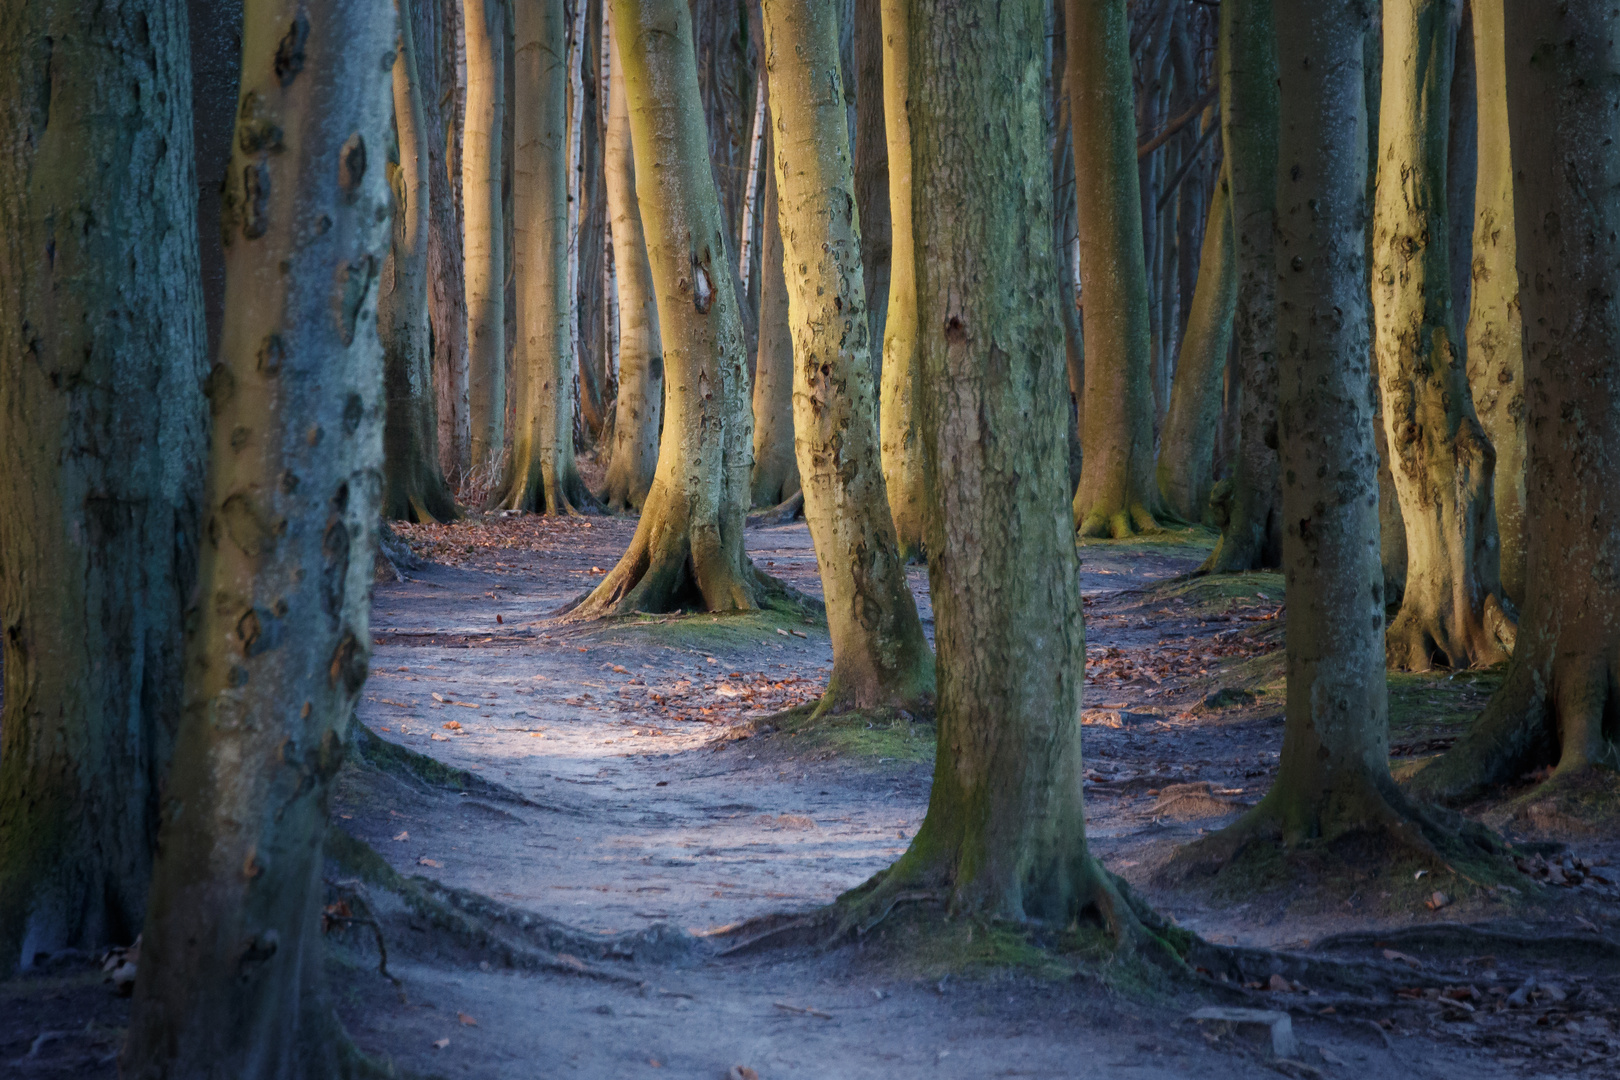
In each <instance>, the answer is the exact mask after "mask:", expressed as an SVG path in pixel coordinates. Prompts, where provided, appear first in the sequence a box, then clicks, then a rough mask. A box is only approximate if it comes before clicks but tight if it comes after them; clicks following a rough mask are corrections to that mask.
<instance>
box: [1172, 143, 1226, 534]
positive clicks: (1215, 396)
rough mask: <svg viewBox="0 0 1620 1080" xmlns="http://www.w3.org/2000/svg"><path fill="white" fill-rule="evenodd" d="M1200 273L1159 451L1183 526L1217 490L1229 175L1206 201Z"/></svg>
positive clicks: (1223, 382)
mask: <svg viewBox="0 0 1620 1080" xmlns="http://www.w3.org/2000/svg"><path fill="white" fill-rule="evenodd" d="M1199 267H1200V269H1199V272H1198V288H1197V289H1196V291H1195V292H1194V293H1193V303H1192V314H1191V316H1190V317H1189V318H1188V320H1187V332H1186V335H1185V336H1184V337H1183V338H1182V343H1181V355H1180V358H1179V359H1178V360H1177V363H1176V379H1175V384H1174V386H1173V387H1172V389H1171V394H1170V413H1169V415H1168V416H1167V417H1165V422H1164V440H1163V444H1162V448H1161V449H1160V451H1159V492H1160V494H1162V495H1163V496H1164V501H1165V505H1166V506H1168V507H1169V508H1170V511H1171V512H1172V513H1174V514H1175V515H1176V516H1177V517H1180V518H1181V519H1183V520H1185V521H1200V520H1202V519H1203V518H1204V517H1205V516H1206V515H1207V514H1208V512H1209V492H1210V489H1211V488H1212V487H1214V486H1215V473H1214V464H1215V429H1216V427H1217V426H1219V424H1220V422H1221V392H1222V390H1224V389H1225V386H1226V378H1225V376H1226V355H1227V353H1228V352H1229V351H1230V347H1231V344H1232V318H1233V312H1234V310H1235V309H1236V307H1237V274H1236V272H1235V267H1234V266H1233V257H1232V202H1231V195H1230V189H1229V187H1228V185H1227V181H1226V178H1225V176H1224V175H1223V176H1220V177H1217V178H1216V181H1215V194H1214V196H1213V197H1212V198H1211V199H1210V202H1209V224H1208V225H1207V227H1206V228H1205V229H1204V254H1203V257H1202V258H1201V259H1200V260H1199Z"/></svg>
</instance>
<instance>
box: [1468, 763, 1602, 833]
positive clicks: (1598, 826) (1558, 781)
mask: <svg viewBox="0 0 1620 1080" xmlns="http://www.w3.org/2000/svg"><path fill="white" fill-rule="evenodd" d="M1484 817H1485V819H1486V820H1487V821H1489V822H1490V823H1491V824H1492V825H1493V826H1495V827H1496V828H1499V829H1506V828H1512V830H1513V832H1514V834H1515V835H1522V836H1526V837H1530V838H1534V839H1546V840H1568V839H1571V838H1575V837H1586V838H1608V837H1612V836H1614V835H1616V834H1617V833H1620V773H1616V772H1614V771H1613V770H1611V769H1607V768H1604V767H1602V766H1585V767H1582V768H1576V769H1569V770H1558V771H1556V772H1554V773H1553V774H1552V775H1551V776H1550V777H1548V778H1547V779H1546V780H1545V781H1543V782H1541V783H1539V784H1537V785H1536V786H1535V787H1533V788H1531V789H1530V790H1529V791H1527V792H1525V793H1524V794H1522V795H1519V796H1517V797H1515V798H1513V799H1511V800H1509V801H1508V802H1507V803H1505V804H1503V805H1502V806H1499V807H1496V808H1494V809H1492V810H1489V811H1487V812H1486V813H1485V815H1484Z"/></svg>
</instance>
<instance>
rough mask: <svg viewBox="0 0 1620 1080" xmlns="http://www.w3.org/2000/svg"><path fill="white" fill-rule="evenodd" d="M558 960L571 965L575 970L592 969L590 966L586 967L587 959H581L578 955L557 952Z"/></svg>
mask: <svg viewBox="0 0 1620 1080" xmlns="http://www.w3.org/2000/svg"><path fill="white" fill-rule="evenodd" d="M557 962H558V963H560V964H566V965H568V966H569V967H571V968H573V969H574V970H575V971H589V970H590V968H588V967H586V965H585V961H583V960H581V959H580V958H579V957H577V956H570V955H569V954H567V953H558V954H557Z"/></svg>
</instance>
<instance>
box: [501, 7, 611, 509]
mask: <svg viewBox="0 0 1620 1080" xmlns="http://www.w3.org/2000/svg"><path fill="white" fill-rule="evenodd" d="M514 13H515V16H516V30H517V33H516V37H515V44H514V49H513V56H514V58H515V67H516V71H515V75H516V79H515V82H514V85H515V86H516V94H515V99H514V101H513V102H512V105H513V112H514V115H513V121H514V127H513V130H514V133H515V145H514V147H513V151H514V155H515V156H514V159H513V170H512V171H513V185H512V186H513V192H512V195H513V215H514V217H513V221H514V226H513V237H514V244H513V253H514V257H515V268H514V269H515V271H516V286H517V289H516V295H517V355H516V357H515V360H514V363H513V365H512V382H513V384H514V385H513V391H514V394H513V396H514V398H515V399H516V405H517V419H516V422H515V428H514V430H513V432H512V460H511V464H510V465H509V466H508V467H507V469H506V476H505V480H504V491H503V493H502V494H500V495H498V496H497V497H496V499H495V500H494V501H495V502H498V503H499V505H501V506H503V507H505V508H506V509H508V510H529V511H537V512H538V511H544V512H546V513H552V514H570V513H574V512H575V510H576V508H577V507H579V506H582V505H587V504H589V503H591V502H593V501H594V500H593V499H592V498H591V495H590V493H589V492H588V491H586V490H585V481H584V480H582V479H581V478H580V475H579V468H578V467H577V466H576V465H575V463H574V346H575V343H576V342H577V341H578V338H579V334H578V314H579V301H578V294H577V292H575V293H573V294H572V295H571V294H570V289H571V288H573V285H572V284H571V282H572V281H573V280H574V274H573V272H572V271H571V270H570V263H571V261H572V263H573V264H576V265H577V263H578V255H579V251H578V232H577V223H575V226H576V227H574V228H572V229H571V221H570V217H569V213H568V193H569V182H568V163H569V131H570V128H569V123H570V121H569V115H568V109H567V108H566V103H567V101H568V78H569V74H568V70H567V67H566V66H565V64H564V62H563V60H564V57H565V56H569V55H573V53H572V52H570V47H569V44H568V43H569V41H570V37H569V32H568V23H567V15H566V13H565V12H564V10H563V2H562V0H526V2H524V3H520V4H518V5H517V7H516V8H515V9H514ZM576 22H577V20H576ZM577 111H578V110H576V112H577ZM571 313H572V314H571Z"/></svg>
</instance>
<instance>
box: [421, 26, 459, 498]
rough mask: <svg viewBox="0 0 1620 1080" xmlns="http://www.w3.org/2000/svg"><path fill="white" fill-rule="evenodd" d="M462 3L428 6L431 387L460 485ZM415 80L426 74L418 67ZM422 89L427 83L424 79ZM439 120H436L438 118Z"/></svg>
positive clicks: (447, 468)
mask: <svg viewBox="0 0 1620 1080" xmlns="http://www.w3.org/2000/svg"><path fill="white" fill-rule="evenodd" d="M462 2H463V0H429V6H430V7H431V8H433V9H435V10H434V11H433V13H432V23H433V27H434V30H435V31H436V35H435V42H436V49H435V52H434V57H433V62H434V81H433V83H432V87H433V90H434V93H435V95H436V96H437V100H436V101H435V102H434V106H435V107H434V108H432V109H429V110H428V126H429V128H430V131H431V132H432V138H433V139H434V147H433V149H432V150H431V151H430V153H429V157H428V160H429V162H430V163H431V168H432V173H431V186H430V187H429V189H428V198H429V201H430V208H429V212H430V214H431V215H432V217H431V230H432V231H431V232H430V233H429V234H428V280H429V282H430V283H431V285H430V291H429V293H428V298H429V307H428V315H429V319H430V321H431V323H432V326H433V385H434V390H435V392H436V394H437V396H438V404H439V409H438V411H439V467H440V469H441V470H443V472H444V475H445V476H446V477H447V478H449V480H450V481H451V482H452V483H454V484H456V485H458V486H459V485H460V484H461V482H462V481H463V480H464V479H465V478H466V476H467V471H468V470H469V469H470V468H472V419H471V417H470V415H469V413H468V410H469V408H470V407H471V405H470V400H469V397H468V394H469V393H470V390H469V387H468V383H467V375H468V372H467V363H468V357H467V326H468V320H467V264H466V260H465V258H464V257H463V253H462V213H461V211H462V204H461V180H462V176H461V169H462V158H461V134H462V125H461V117H462V109H461V100H460V96H459V90H458V82H457V77H456V72H457V70H458V61H459V58H460V56H461V50H462V41H461V39H462V36H463V35H462V32H461V27H462ZM425 42H426V38H425V37H418V39H417V43H418V46H419V51H420V52H421V60H420V62H419V63H420V64H425V63H427V62H428V56H429V53H428V50H427V48H426V44H425ZM417 73H418V74H419V75H420V74H421V69H420V66H419V67H418V71H417ZM423 81H424V85H426V77H425V76H424V79H423ZM435 112H436V113H437V116H438V121H437V123H435V122H434V120H433V116H434V114H435Z"/></svg>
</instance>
